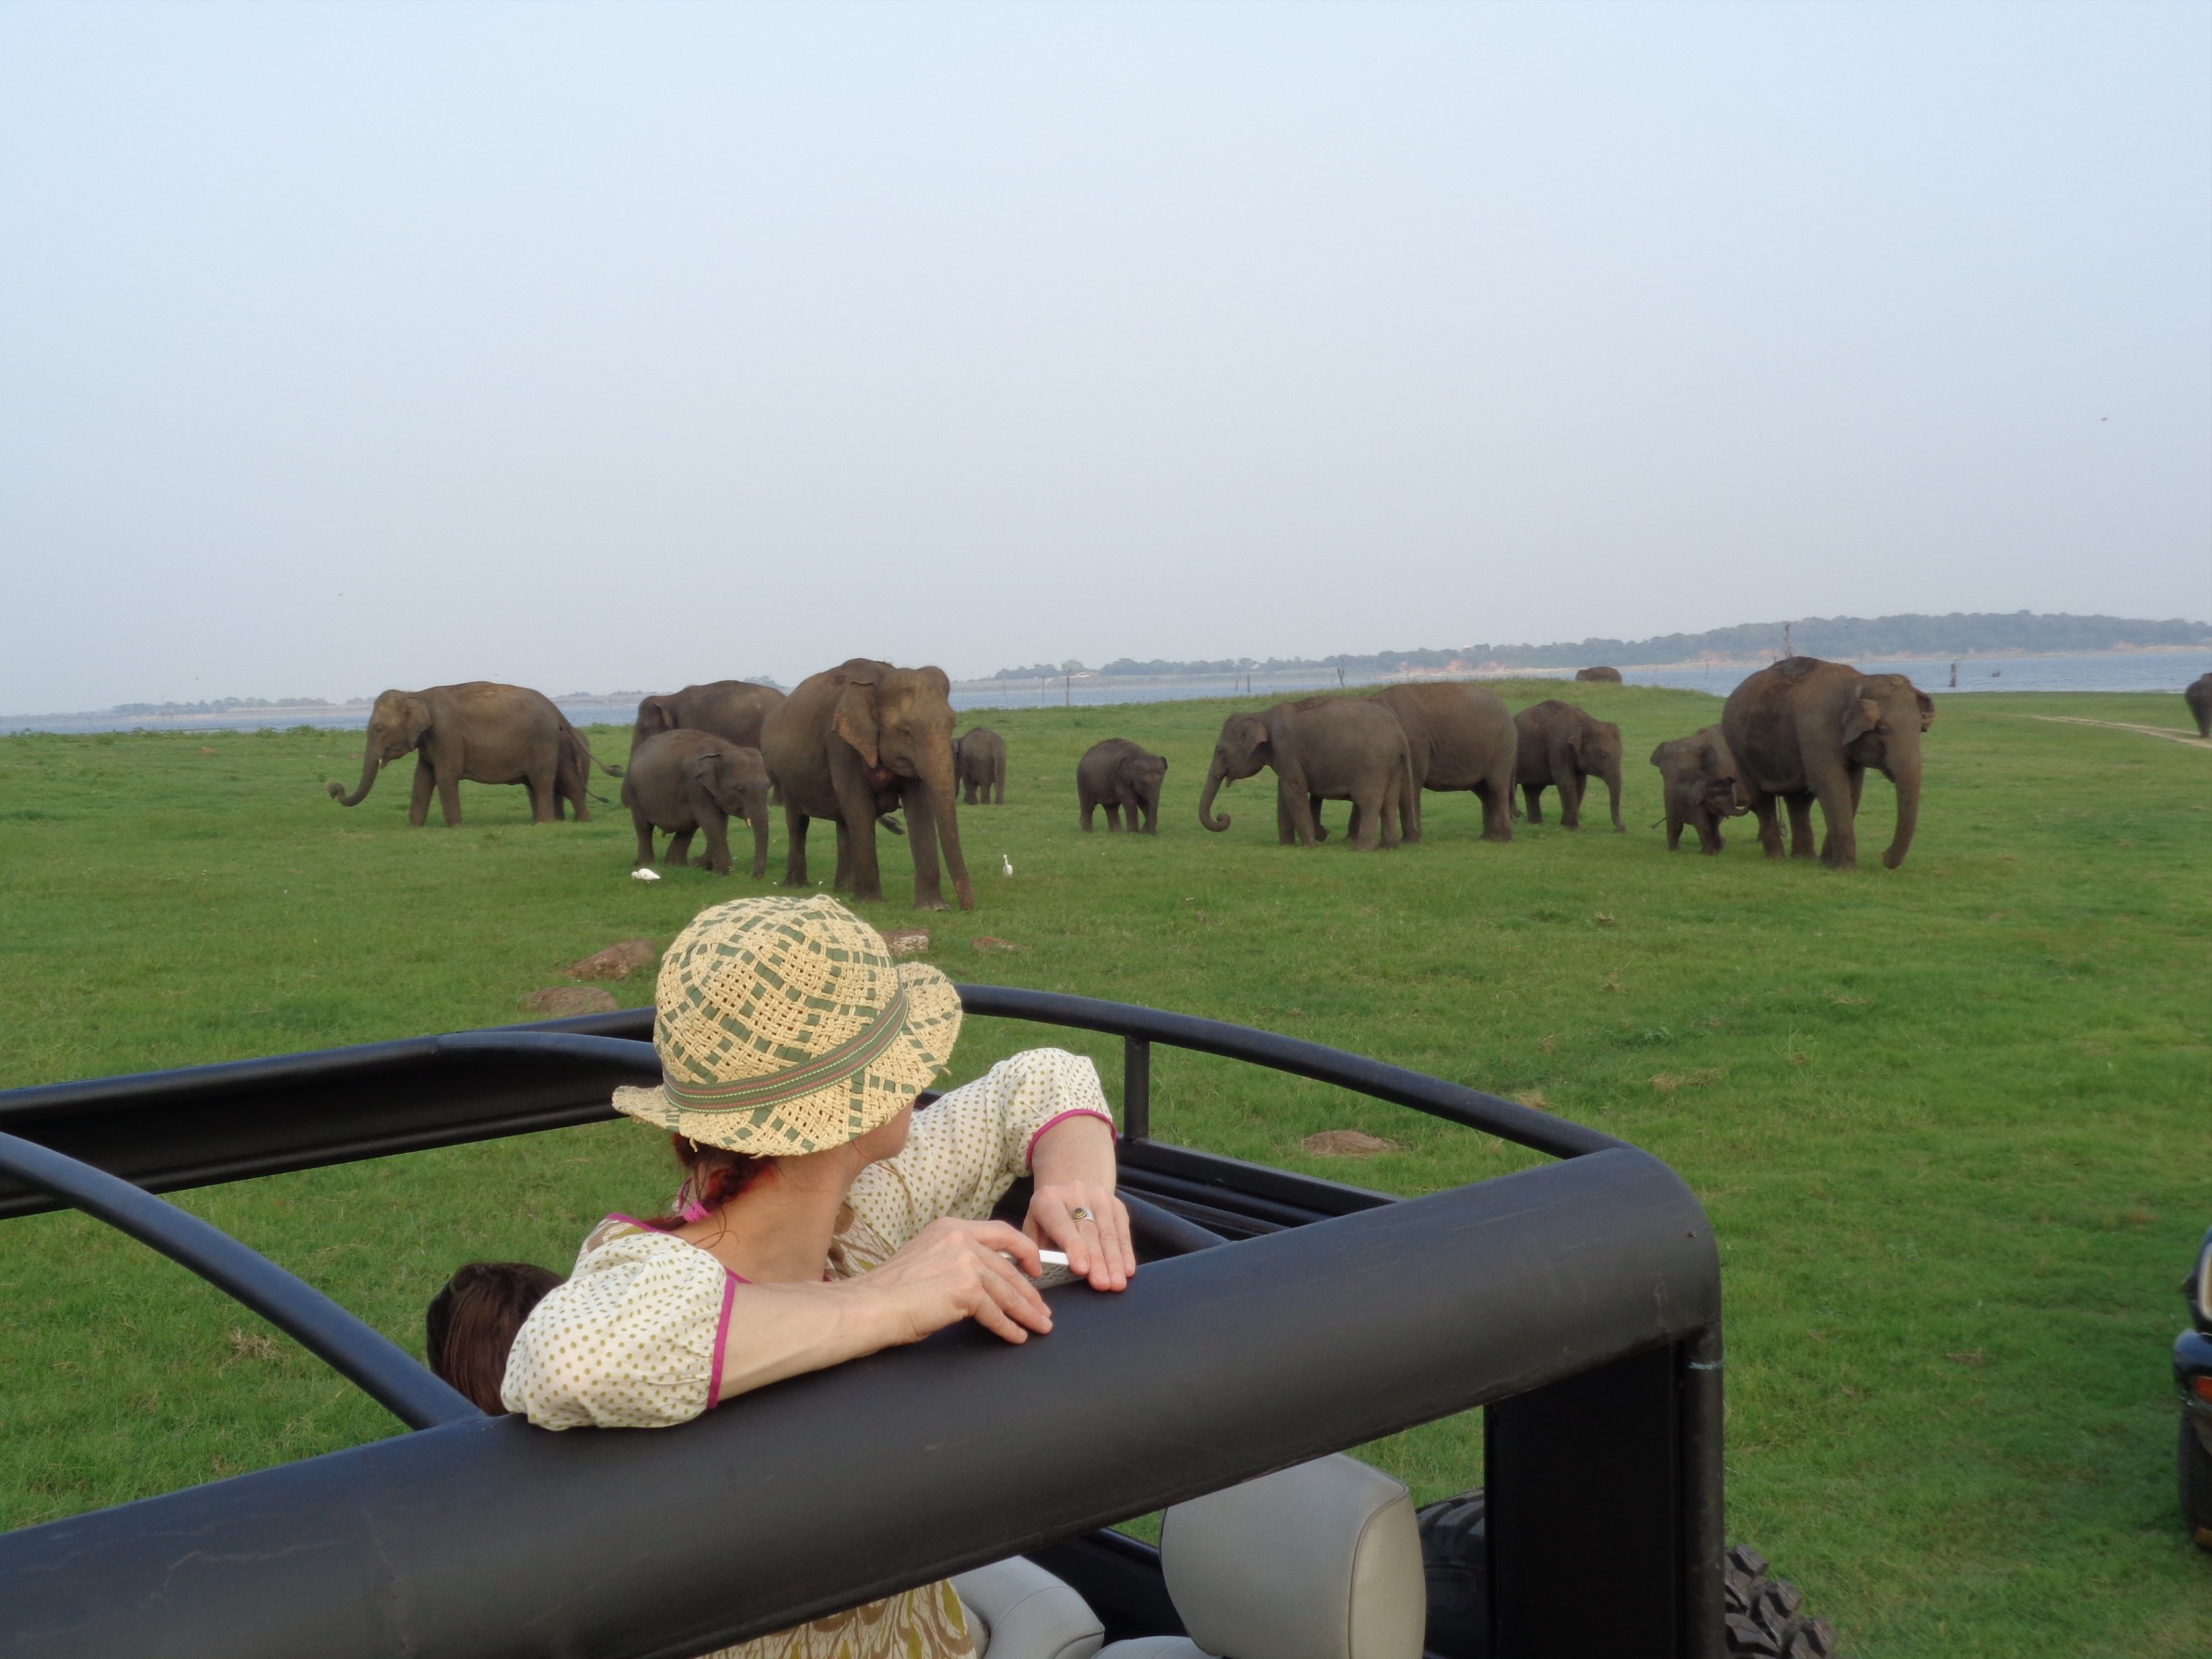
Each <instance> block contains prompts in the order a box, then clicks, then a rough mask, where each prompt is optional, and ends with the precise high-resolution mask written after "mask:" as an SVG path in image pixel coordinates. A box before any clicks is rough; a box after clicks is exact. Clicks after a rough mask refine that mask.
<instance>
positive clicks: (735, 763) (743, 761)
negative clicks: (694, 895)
mask: <svg viewBox="0 0 2212 1659" xmlns="http://www.w3.org/2000/svg"><path fill="white" fill-rule="evenodd" d="M622 804H623V805H624V806H628V807H629V817H630V821H631V822H632V823H634V824H635V825H636V826H637V829H638V864H639V865H640V866H643V865H649V864H651V863H653V831H654V830H667V831H668V832H669V833H670V836H671V838H672V839H671V840H670V841H669V842H668V851H667V853H666V855H665V858H664V859H663V860H662V862H663V863H665V864H674V865H680V864H682V863H683V862H684V860H685V858H686V856H687V855H688V853H690V851H691V837H692V835H693V833H694V832H695V831H698V830H705V831H706V832H707V855H706V857H705V859H704V860H703V861H702V862H703V863H704V864H705V865H706V866H707V868H708V869H710V870H712V871H713V872H714V874H715V875H717V876H727V875H728V874H729V873H730V837H729V821H730V819H732V818H742V819H744V820H745V821H746V822H747V823H748V824H750V825H751V826H752V827H753V875H754V877H756V878H758V877H761V876H764V875H766V874H767V873H768V768H767V767H766V766H765V765H763V764H762V762H761V759H760V751H759V749H756V748H746V747H743V746H742V745H739V744H735V743H732V742H730V741H729V740H728V739H727V738H724V737H717V736H715V735H713V734H712V732H693V731H688V730H686V729H685V728H683V727H680V726H679V727H678V728H677V730H675V731H673V732H655V733H654V734H653V735H652V736H650V737H648V738H646V739H644V741H642V742H641V743H640V744H639V745H638V746H637V747H635V748H633V749H631V750H630V751H629V772H628V774H627V775H626V776H625V777H624V778H623V780H622Z"/></svg>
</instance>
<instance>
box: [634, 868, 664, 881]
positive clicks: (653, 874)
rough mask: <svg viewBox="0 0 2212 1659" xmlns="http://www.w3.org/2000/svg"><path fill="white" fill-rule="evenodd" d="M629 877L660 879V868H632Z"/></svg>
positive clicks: (647, 879)
mask: <svg viewBox="0 0 2212 1659" xmlns="http://www.w3.org/2000/svg"><path fill="white" fill-rule="evenodd" d="M629 878H630V879H631V880H632V881H658V880H659V879H660V878H661V873H660V872H659V871H658V870H632V871H631V872H630V873H629Z"/></svg>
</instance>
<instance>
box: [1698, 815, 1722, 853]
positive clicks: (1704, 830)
mask: <svg viewBox="0 0 2212 1659" xmlns="http://www.w3.org/2000/svg"><path fill="white" fill-rule="evenodd" d="M1698 841H1699V843H1700V845H1701V846H1702V847H1703V848H1704V850H1705V852H1706V853H1707V854H1708V855H1709V856H1710V855H1712V854H1714V853H1719V852H1720V850H1721V849H1722V848H1723V847H1725V846H1726V845H1727V844H1728V838H1727V837H1726V836H1724V835H1723V834H1722V833H1721V820H1720V819H1719V818H1715V817H1714V816H1713V815H1712V813H1710V812H1706V813H1700V815H1699V817H1698Z"/></svg>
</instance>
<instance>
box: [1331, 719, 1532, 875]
mask: <svg viewBox="0 0 2212 1659" xmlns="http://www.w3.org/2000/svg"><path fill="white" fill-rule="evenodd" d="M1368 700H1369V701H1371V702H1378V703H1381V704H1382V706H1383V707H1384V708H1386V709H1388V710H1389V711H1390V712H1392V713H1393V714H1394V715H1396V716H1397V720H1398V724H1399V725H1400V726H1402V727H1404V728H1405V732H1406V748H1407V752H1408V753H1409V754H1410V756H1411V758H1412V764H1413V784H1414V789H1415V790H1416V791H1418V790H1423V789H1427V790H1434V791H1435V792H1437V793H1438V794H1453V793H1456V792H1457V791H1460V790H1471V791H1472V792H1473V793H1474V794H1475V795H1476V797H1477V799H1478V800H1480V801H1481V802H1482V839H1483V840H1484V841H1512V839H1513V762H1514V758H1515V756H1516V755H1517V753H1518V752H1519V742H1520V735H1519V732H1518V731H1517V729H1516V728H1515V727H1514V725H1513V716H1512V712H1511V711H1510V710H1508V709H1507V708H1506V706H1505V700H1504V699H1503V698H1501V697H1500V696H1499V695H1498V693H1497V692H1495V691H1492V690H1491V689H1489V688H1488V687H1487V686H1470V685H1466V684H1465V683H1460V682H1454V683H1450V684H1441V685H1427V686H1385V687H1384V688H1382V690H1380V691H1375V692H1371V693H1370V694H1369V698H1368ZM1419 798H1420V797H1419V796H1418V794H1412V795H1410V796H1409V799H1410V800H1411V802H1412V804H1413V806H1414V808H1415V810H1414V811H1413V813H1412V815H1411V821H1410V822H1409V823H1407V824H1406V825H1405V826H1404V831H1405V838H1406V840H1407V841H1418V840H1420V838H1421V827H1420V814H1419V810H1418V806H1419ZM1356 828H1357V826H1355V829H1356Z"/></svg>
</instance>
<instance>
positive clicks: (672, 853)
mask: <svg viewBox="0 0 2212 1659" xmlns="http://www.w3.org/2000/svg"><path fill="white" fill-rule="evenodd" d="M691 835H692V831H691V830H677V831H676V832H675V833H674V834H673V835H671V836H669V838H668V848H667V851H666V852H665V853H662V854H661V862H662V863H663V864H665V865H675V866H676V867H677V869H679V870H680V869H682V868H683V867H684V865H688V864H689V863H690V862H691Z"/></svg>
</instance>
